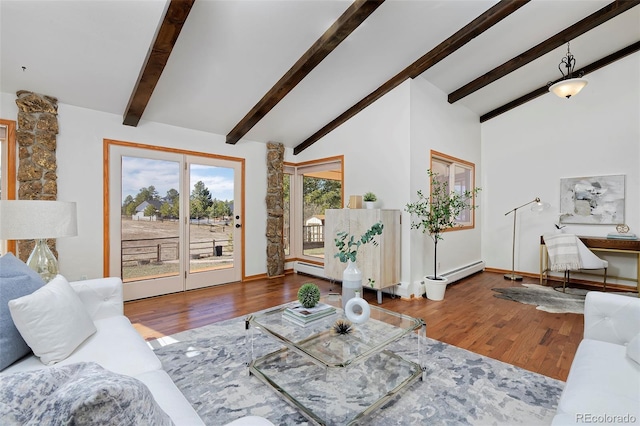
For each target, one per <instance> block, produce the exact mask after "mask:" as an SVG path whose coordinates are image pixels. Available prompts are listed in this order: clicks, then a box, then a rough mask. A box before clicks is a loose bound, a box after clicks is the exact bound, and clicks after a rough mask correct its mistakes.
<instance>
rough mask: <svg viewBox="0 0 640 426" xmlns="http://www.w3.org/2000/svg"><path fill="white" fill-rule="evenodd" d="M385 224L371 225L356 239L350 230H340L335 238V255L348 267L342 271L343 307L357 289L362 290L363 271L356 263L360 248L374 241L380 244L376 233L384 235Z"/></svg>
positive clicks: (375, 243)
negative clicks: (376, 238)
mask: <svg viewBox="0 0 640 426" xmlns="http://www.w3.org/2000/svg"><path fill="white" fill-rule="evenodd" d="M383 228H384V225H383V224H382V223H381V222H378V223H374V224H373V225H371V228H369V229H368V230H367V231H366V232H365V233H364V234H362V235H361V236H360V238H358V239H356V237H354V236H353V235H349V233H348V232H338V233H337V237H336V238H335V239H334V242H335V244H336V248H337V249H338V252H337V253H336V254H335V255H334V257H336V258H338V259H339V260H340V262H342V263H345V262H346V263H347V267H346V268H345V270H344V272H343V273H342V308H343V309H344V308H345V306H346V304H347V302H348V301H349V299H351V298H353V297H355V293H356V291H362V272H361V271H360V269H358V266H357V265H356V259H357V257H358V250H359V249H360V246H362V245H363V244H368V243H372V244H373V245H378V242H377V241H376V240H375V236H376V235H382V230H383Z"/></svg>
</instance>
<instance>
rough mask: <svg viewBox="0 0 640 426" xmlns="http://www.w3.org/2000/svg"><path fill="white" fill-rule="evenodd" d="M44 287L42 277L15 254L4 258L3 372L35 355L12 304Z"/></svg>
mask: <svg viewBox="0 0 640 426" xmlns="http://www.w3.org/2000/svg"><path fill="white" fill-rule="evenodd" d="M42 286H44V281H42V278H40V275H38V274H37V273H36V271H34V270H33V269H31V268H29V267H28V266H27V265H26V264H25V263H24V262H22V261H21V260H20V259H17V258H16V257H15V256H14V255H13V254H12V253H7V254H5V255H4V256H2V257H0V370H4V369H5V368H7V367H8V366H10V365H11V364H13V363H14V362H16V361H17V360H19V359H20V358H22V357H23V356H25V355H27V354H29V353H31V349H29V346H27V344H26V343H25V341H24V339H23V338H22V336H21V335H20V332H18V329H17V328H16V326H15V324H14V323H13V319H12V318H11V313H10V312H9V301H10V300H13V299H17V298H19V297H22V296H26V295H28V294H31V293H33V292H34V291H36V290H38V289H39V288H40V287H42Z"/></svg>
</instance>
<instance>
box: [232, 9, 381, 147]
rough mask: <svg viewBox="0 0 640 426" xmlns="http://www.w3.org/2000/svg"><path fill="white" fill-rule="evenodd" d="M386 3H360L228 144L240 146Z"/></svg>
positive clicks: (238, 126)
mask: <svg viewBox="0 0 640 426" xmlns="http://www.w3.org/2000/svg"><path fill="white" fill-rule="evenodd" d="M383 2H384V0H356V1H354V2H353V3H352V4H351V5H350V6H349V7H348V8H347V10H346V11H345V12H344V13H343V14H342V15H341V16H340V17H339V18H338V19H337V20H336V22H334V23H333V24H332V25H331V26H330V27H329V29H327V31H325V33H324V34H322V36H321V37H320V38H319V39H318V40H316V42H315V43H313V45H312V46H311V47H310V48H309V50H307V51H306V52H305V53H304V54H303V55H302V56H301V57H300V59H298V60H297V61H296V63H295V64H293V66H292V67H291V68H290V69H289V71H287V72H286V73H285V74H284V75H283V76H282V78H280V80H278V82H277V83H276V84H275V85H274V86H273V87H272V88H271V89H269V91H268V92H267V93H266V94H265V95H264V96H263V97H262V99H260V101H258V103H257V104H256V105H255V106H254V107H253V108H251V110H250V111H249V112H248V113H247V115H245V116H244V118H243V119H242V120H240V122H239V123H238V124H236V125H235V127H234V128H233V129H232V130H231V131H230V132H229V133H228V134H227V139H226V141H227V143H228V144H236V143H237V142H238V141H239V140H240V139H241V138H242V137H243V136H244V135H246V134H247V133H248V132H249V130H251V128H253V126H255V125H256V124H257V123H258V122H259V121H260V120H262V119H263V118H264V116H265V115H267V113H269V111H271V109H273V107H275V106H276V105H277V104H278V102H280V101H281V100H282V99H283V98H284V97H285V96H286V95H287V94H288V93H289V92H291V90H293V88H294V87H296V85H297V84H298V83H300V82H301V81H302V79H304V78H305V77H306V76H307V75H308V74H309V73H310V72H311V71H312V70H313V69H314V68H315V67H316V66H317V65H318V64H320V62H322V61H323V60H324V58H326V57H327V56H328V55H329V54H330V53H331V52H333V50H334V49H335V48H336V47H338V45H339V44H340V43H342V42H343V41H344V40H345V39H346V38H347V37H348V36H349V35H350V34H351V33H352V32H353V31H354V30H355V29H356V28H358V27H359V26H360V24H362V23H363V22H364V20H365V19H367V18H368V17H369V15H371V14H372V13H373V12H374V11H375V10H376V9H377V8H378V7H379V6H380V5H381V4H382V3H383Z"/></svg>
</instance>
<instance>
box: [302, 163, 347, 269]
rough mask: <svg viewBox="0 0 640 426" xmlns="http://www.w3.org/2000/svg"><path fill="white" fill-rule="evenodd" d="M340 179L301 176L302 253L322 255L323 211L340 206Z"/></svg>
mask: <svg viewBox="0 0 640 426" xmlns="http://www.w3.org/2000/svg"><path fill="white" fill-rule="evenodd" d="M341 194H342V181H340V180H333V179H326V178H317V177H312V176H303V179H302V197H303V201H302V209H303V210H302V211H303V224H302V226H303V244H302V247H303V250H302V252H303V254H305V255H307V256H316V257H324V211H325V210H326V209H339V208H341V207H342V196H341Z"/></svg>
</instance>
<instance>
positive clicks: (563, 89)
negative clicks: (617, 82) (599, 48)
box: [548, 43, 588, 99]
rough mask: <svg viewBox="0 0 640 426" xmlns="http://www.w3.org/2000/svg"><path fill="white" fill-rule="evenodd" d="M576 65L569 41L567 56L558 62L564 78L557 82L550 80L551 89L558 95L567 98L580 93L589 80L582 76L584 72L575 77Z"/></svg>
mask: <svg viewBox="0 0 640 426" xmlns="http://www.w3.org/2000/svg"><path fill="white" fill-rule="evenodd" d="M575 66H576V58H574V56H573V55H572V54H571V51H570V50H569V43H567V56H565V57H564V58H562V60H561V61H560V63H559V64H558V69H559V70H560V73H561V74H562V79H561V80H558V81H557V82H555V83H553V82H549V84H548V86H549V91H550V92H553V93H555V94H556V95H557V96H558V97H561V98H567V99H569V98H570V97H572V96H575V95H577V94H578V93H580V91H581V90H582V89H583V88H584V87H585V86H586V85H587V83H588V81H587V80H585V79H584V78H582V76H583V75H584V72H582V73H580V75H578V77H577V78H574V77H573V71H574V69H575Z"/></svg>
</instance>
